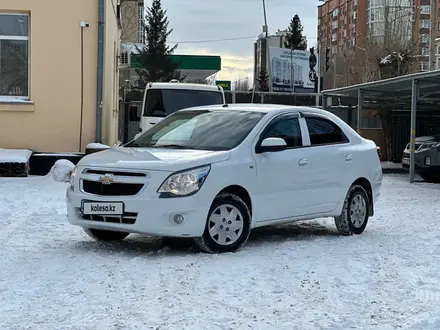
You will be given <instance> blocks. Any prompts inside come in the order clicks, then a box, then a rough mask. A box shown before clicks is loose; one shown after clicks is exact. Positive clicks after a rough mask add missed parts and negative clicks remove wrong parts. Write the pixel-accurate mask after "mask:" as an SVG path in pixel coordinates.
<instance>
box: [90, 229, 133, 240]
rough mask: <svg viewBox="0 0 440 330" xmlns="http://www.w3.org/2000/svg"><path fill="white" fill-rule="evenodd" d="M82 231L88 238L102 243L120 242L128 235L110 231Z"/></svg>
mask: <svg viewBox="0 0 440 330" xmlns="http://www.w3.org/2000/svg"><path fill="white" fill-rule="evenodd" d="M84 231H85V232H86V234H87V235H88V236H90V237H91V238H93V239H95V240H97V241H104V242H111V241H121V240H123V239H124V238H126V237H127V236H128V235H130V233H123V232H119V231H110V230H100V229H92V228H84Z"/></svg>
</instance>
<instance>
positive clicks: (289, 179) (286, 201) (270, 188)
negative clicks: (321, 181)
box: [253, 114, 309, 222]
mask: <svg viewBox="0 0 440 330" xmlns="http://www.w3.org/2000/svg"><path fill="white" fill-rule="evenodd" d="M269 137H278V138H283V139H284V140H285V141H286V143H287V149H286V150H283V151H278V152H266V153H261V154H256V153H255V149H254V150H253V157H254V159H255V163H256V169H257V185H256V191H255V194H254V198H255V200H256V203H255V207H254V209H255V211H256V212H255V214H256V221H257V222H263V221H269V220H275V219H283V218H290V217H295V216H300V215H304V214H305V212H306V206H307V204H308V196H307V194H306V193H305V192H304V189H307V183H308V180H309V170H308V157H307V150H308V149H307V148H304V147H303V145H304V141H305V140H308V137H307V136H305V135H304V132H303V131H302V130H301V128H300V122H299V118H298V115H297V114H284V115H280V116H278V117H276V118H274V119H273V120H272V121H271V122H270V123H269V124H268V125H267V126H266V128H265V129H264V130H263V131H262V133H261V134H260V136H259V138H258V139H257V142H256V143H255V146H258V144H260V143H261V142H262V141H263V140H264V139H265V138H269Z"/></svg>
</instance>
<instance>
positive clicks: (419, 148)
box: [402, 135, 440, 182]
mask: <svg viewBox="0 0 440 330" xmlns="http://www.w3.org/2000/svg"><path fill="white" fill-rule="evenodd" d="M410 150H411V144H410V143H408V144H407V145H406V147H405V150H403V154H402V166H403V168H405V169H407V170H409V161H410V160H409V159H410ZM414 156H415V158H414V164H415V172H416V173H417V174H419V175H420V176H421V177H422V178H423V179H424V180H425V181H427V182H440V135H434V136H420V137H417V138H416V139H415V148H414Z"/></svg>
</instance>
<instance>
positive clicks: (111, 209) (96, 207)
mask: <svg viewBox="0 0 440 330" xmlns="http://www.w3.org/2000/svg"><path fill="white" fill-rule="evenodd" d="M81 212H82V214H84V215H122V214H123V213H124V203H121V202H111V203H103V202H83V203H82V207H81Z"/></svg>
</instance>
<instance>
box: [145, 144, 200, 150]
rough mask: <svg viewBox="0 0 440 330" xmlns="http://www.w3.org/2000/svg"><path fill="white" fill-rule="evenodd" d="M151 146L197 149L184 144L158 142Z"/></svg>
mask: <svg viewBox="0 0 440 330" xmlns="http://www.w3.org/2000/svg"><path fill="white" fill-rule="evenodd" d="M151 148H170V149H197V148H194V147H190V146H187V145H184V144H159V145H158V144H156V145H154V146H152V147H151Z"/></svg>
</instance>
